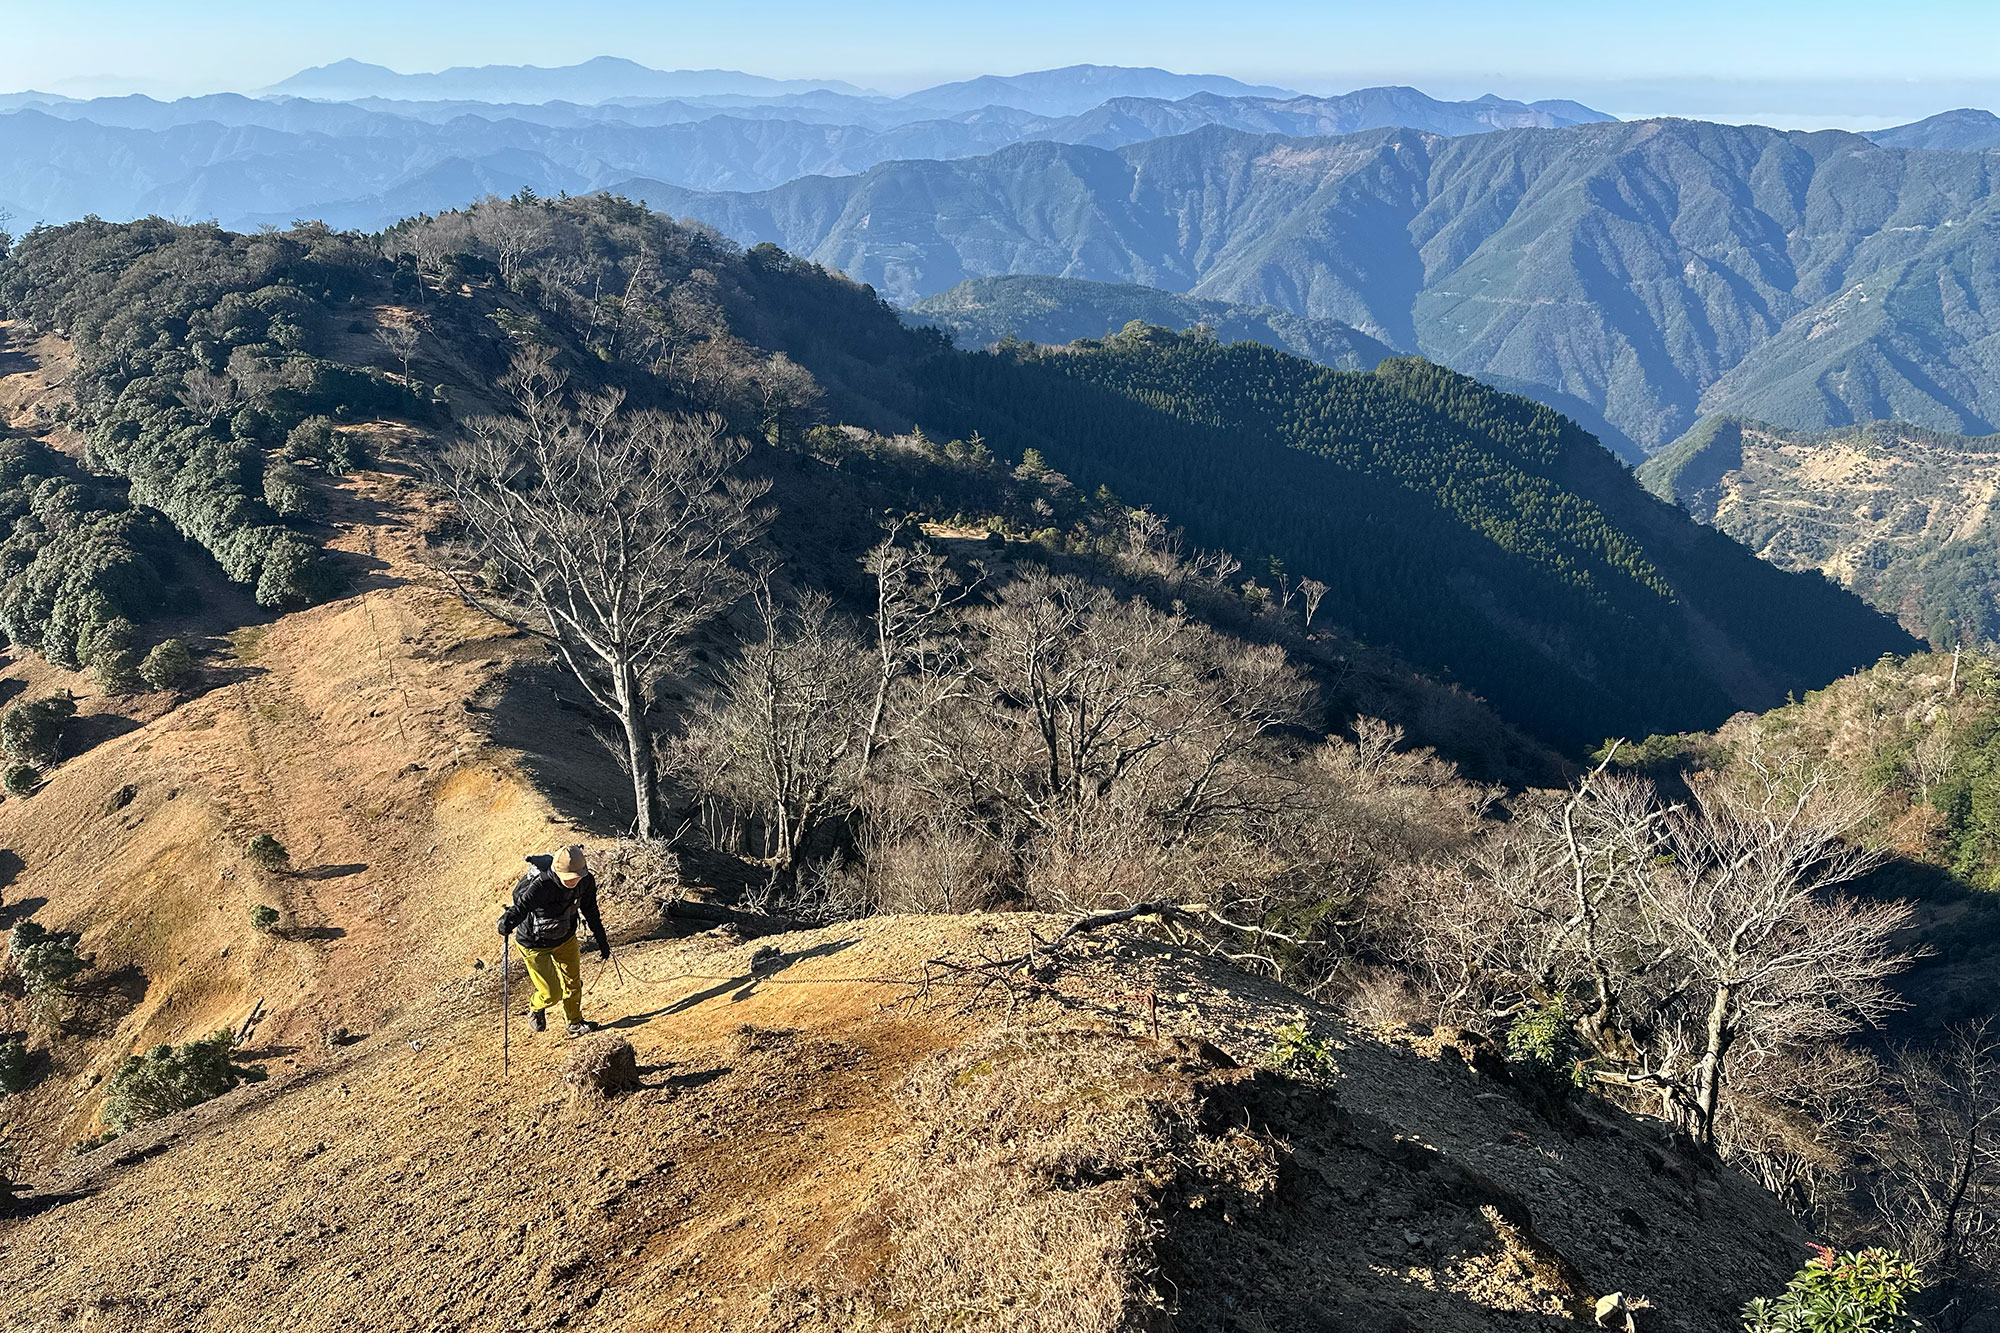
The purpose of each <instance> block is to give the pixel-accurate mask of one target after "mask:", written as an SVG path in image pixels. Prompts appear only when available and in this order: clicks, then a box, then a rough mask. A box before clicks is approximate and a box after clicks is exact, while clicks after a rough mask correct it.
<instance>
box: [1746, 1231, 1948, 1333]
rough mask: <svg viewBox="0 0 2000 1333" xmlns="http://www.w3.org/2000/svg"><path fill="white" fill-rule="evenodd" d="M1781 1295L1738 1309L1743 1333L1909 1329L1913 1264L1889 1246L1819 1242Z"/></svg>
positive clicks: (1915, 1282)
mask: <svg viewBox="0 0 2000 1333" xmlns="http://www.w3.org/2000/svg"><path fill="white" fill-rule="evenodd" d="M1813 1248H1814V1249H1816V1250H1818V1251H1819V1253H1818V1254H1817V1255H1816V1256H1815V1257H1814V1258H1813V1259H1812V1260H1811V1261H1810V1262H1809V1263H1807V1264H1806V1266H1805V1267H1804V1268H1801V1269H1800V1270H1799V1271H1798V1275H1797V1276H1795V1277H1794V1278H1793V1279H1792V1280H1791V1281H1790V1282H1789V1283H1787V1284H1786V1286H1785V1290H1784V1292H1783V1293H1782V1294H1780V1295H1777V1296H1773V1297H1770V1298H1769V1299H1765V1298H1763V1297H1759V1298H1758V1299H1757V1300H1754V1301H1751V1302H1750V1304H1748V1305H1746V1306H1745V1307H1743V1328H1744V1330H1745V1333H1914V1330H1916V1329H1918V1328H1920V1327H1921V1325H1919V1324H1918V1322H1917V1319H1916V1317H1915V1316H1914V1315H1912V1314H1910V1313H1909V1301H1910V1297H1911V1296H1913V1295H1915V1294H1916V1291H1917V1289H1918V1288H1919V1287H1920V1286H1921V1285H1922V1283H1921V1281H1920V1279H1919V1277H1918V1273H1917V1266H1916V1265H1915V1264H1913V1263H1911V1262H1910V1261H1909V1260H1908V1259H1905V1258H1904V1257H1903V1256H1902V1255H1900V1254H1897V1253H1896V1252H1894V1251H1893V1250H1879V1249H1874V1250H1861V1251H1859V1252H1850V1253H1847V1254H1838V1255H1837V1254H1835V1253H1834V1252H1833V1251H1832V1250H1831V1249H1829V1248H1827V1247H1826V1246H1823V1245H1816V1246H1814V1247H1813Z"/></svg>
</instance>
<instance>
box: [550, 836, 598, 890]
mask: <svg viewBox="0 0 2000 1333" xmlns="http://www.w3.org/2000/svg"><path fill="white" fill-rule="evenodd" d="M551 869H553V870H554V871H555V872H556V878H557V879H560V880H561V881H562V882H563V883H565V884H574V883H576V882H577V881H578V880H580V879H582V878H583V876H584V874H585V872H586V871H588V870H589V869H590V866H589V865H588V864H586V863H585V862H584V859H583V844H582V843H580V842H573V843H571V844H570V845H569V846H567V847H565V848H563V849H562V850H561V851H559V852H557V853H556V856H555V865H554V866H552V867H551Z"/></svg>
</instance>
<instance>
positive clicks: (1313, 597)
mask: <svg viewBox="0 0 2000 1333" xmlns="http://www.w3.org/2000/svg"><path fill="white" fill-rule="evenodd" d="M1326 592H1327V588H1326V585H1325V584H1324V583H1321V582H1320V581H1319V580H1318V579H1305V580H1303V581H1302V582H1300V584H1299V599H1300V601H1301V602H1302V603H1303V606H1304V609H1305V616H1306V618H1305V625H1306V628H1307V629H1311V628H1312V623H1313V617H1314V616H1316V615H1318V614H1319V604H1320V602H1321V601H1322V600H1323V599H1324V598H1325V597H1326Z"/></svg>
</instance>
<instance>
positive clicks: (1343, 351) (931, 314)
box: [910, 276, 1395, 370]
mask: <svg viewBox="0 0 2000 1333" xmlns="http://www.w3.org/2000/svg"><path fill="white" fill-rule="evenodd" d="M910 315H911V317H912V318H913V319H915V320H917V321H919V322H921V323H925V324H930V325H933V326H935V327H937V328H941V329H944V330H946V331H947V332H949V333H951V334H952V335H953V337H954V338H955V339H956V341H957V342H958V345H959V346H961V347H965V348H971V349H976V348H980V347H987V346H990V345H992V344H994V343H998V342H1000V341H1002V340H1004V339H1006V338H1010V337H1011V338H1019V339H1021V340H1022V341H1024V342H1034V343H1055V344H1061V343H1071V342H1075V341H1077V340H1078V339H1080V338H1102V337H1104V336H1105V335H1106V334H1111V333H1117V332H1118V331H1119V330H1121V329H1123V328H1124V327H1125V326H1126V325H1127V324H1129V323H1131V322H1132V321H1133V320H1137V321H1139V322H1140V323H1142V324H1149V325H1153V326H1155V327H1158V328H1167V329H1173V330H1175V331H1176V332H1180V331H1184V330H1187V329H1191V328H1195V327H1197V326H1202V327H1206V328H1207V329H1209V330H1210V331H1211V332H1212V333H1214V334H1215V336H1216V337H1217V338H1218V339H1220V340H1221V341H1223V342H1246V341H1247V342H1257V343H1262V344H1264V345H1265V346H1266V347H1275V348H1277V349H1278V350H1279V351H1281V352H1290V353H1291V354H1292V355H1294V356H1302V357H1304V358H1306V359H1307V360H1309V361H1317V362H1319V363H1320V364H1321V365H1323V366H1331V367H1333V368H1334V369H1335V370H1373V369H1374V368H1375V367H1376V366H1378V365H1380V364H1381V363H1382V361H1383V360H1384V359H1386V358H1388V357H1391V356H1394V355H1395V352H1394V350H1393V349H1391V348H1389V347H1387V346H1385V345H1383V344H1382V343H1379V342H1377V341H1376V340H1375V339H1373V338H1371V337H1369V336H1368V335H1367V334H1365V333H1361V332H1359V331H1357V330H1355V329H1351V328H1349V327H1348V326H1347V325H1345V324H1340V323H1336V322H1335V321H1333V320H1330V319H1310V318H1307V317H1305V316H1303V315H1294V314H1290V313H1288V312H1286V311H1283V310H1280V309H1278V308H1277V307H1276V306H1244V305H1233V304H1231V303H1230V302H1228V301H1204V300H1201V299H1199V298H1198V297H1193V296H1182V295H1179V294H1177V293H1175V292H1163V291H1160V290H1159V289H1158V288H1155V287H1139V286H1135V285H1133V284H1131V283H1111V282H1086V281H1084V280H1082V279H1081V278H1046V277H1030V276H1017V277H1001V278H973V279H970V280H968V281H966V282H961V283H960V284H958V286H956V287H953V288H952V289H951V290H950V291H947V292H940V293H938V294H937V295H936V296H928V297H925V298H924V299H923V300H921V301H918V302H917V303H916V304H915V305H913V306H911V307H910Z"/></svg>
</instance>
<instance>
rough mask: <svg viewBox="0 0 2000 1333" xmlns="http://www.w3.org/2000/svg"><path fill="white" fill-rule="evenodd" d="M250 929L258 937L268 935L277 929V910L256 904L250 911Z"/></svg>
mask: <svg viewBox="0 0 2000 1333" xmlns="http://www.w3.org/2000/svg"><path fill="white" fill-rule="evenodd" d="M250 928H251V929H252V930H254V931H256V932H257V933H258V934H259V935H269V934H270V933H271V932H272V931H274V930H276V929H277V928H278V909H277V908H275V907H267V906H266V905H265V904H263V903H258V904H257V905H256V906H255V907H253V908H251V909H250Z"/></svg>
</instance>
